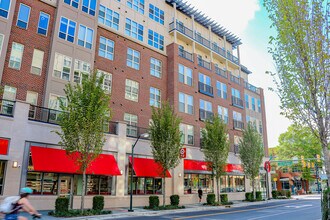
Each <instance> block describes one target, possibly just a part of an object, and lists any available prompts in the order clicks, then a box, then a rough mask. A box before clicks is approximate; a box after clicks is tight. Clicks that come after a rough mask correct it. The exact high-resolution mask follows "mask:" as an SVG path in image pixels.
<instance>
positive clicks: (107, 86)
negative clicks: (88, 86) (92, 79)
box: [97, 70, 112, 93]
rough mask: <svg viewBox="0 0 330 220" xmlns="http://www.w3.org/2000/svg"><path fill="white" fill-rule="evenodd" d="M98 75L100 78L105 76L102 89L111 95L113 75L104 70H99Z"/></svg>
mask: <svg viewBox="0 0 330 220" xmlns="http://www.w3.org/2000/svg"><path fill="white" fill-rule="evenodd" d="M97 75H98V77H100V76H101V75H103V84H102V88H103V90H104V91H105V92H106V93H111V87H112V74H111V73H107V72H105V71H102V70H97Z"/></svg>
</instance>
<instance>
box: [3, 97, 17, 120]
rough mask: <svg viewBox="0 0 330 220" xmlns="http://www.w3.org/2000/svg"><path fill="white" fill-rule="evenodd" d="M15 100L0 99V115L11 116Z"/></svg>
mask: <svg viewBox="0 0 330 220" xmlns="http://www.w3.org/2000/svg"><path fill="white" fill-rule="evenodd" d="M14 108H15V101H10V100H6V99H0V115H4V116H9V117H13V116H14Z"/></svg>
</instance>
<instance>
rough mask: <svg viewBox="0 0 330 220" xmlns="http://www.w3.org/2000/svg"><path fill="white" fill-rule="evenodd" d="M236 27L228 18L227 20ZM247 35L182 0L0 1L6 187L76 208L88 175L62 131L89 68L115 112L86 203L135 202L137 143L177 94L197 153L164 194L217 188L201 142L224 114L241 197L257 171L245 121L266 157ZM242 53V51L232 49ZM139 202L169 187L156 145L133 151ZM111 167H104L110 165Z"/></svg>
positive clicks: (46, 203)
mask: <svg viewBox="0 0 330 220" xmlns="http://www.w3.org/2000/svg"><path fill="white" fill-rule="evenodd" d="M228 28H230V27H228ZM240 44H241V41H240V39H239V38H238V37H237V36H235V35H234V34H232V33H230V32H229V31H228V30H227V29H226V28H224V27H222V26H221V25H220V24H218V23H216V22H215V21H213V20H212V19H210V18H208V17H207V16H206V15H204V14H203V13H202V12H200V11H199V10H197V9H196V8H194V7H192V6H190V5H189V4H188V3H184V2H183V1H180V0H80V1H79V0H32V1H31V0H2V1H0V82H1V85H2V86H3V88H4V92H3V96H2V97H1V98H0V148H1V149H0V154H1V155H0V193H1V195H2V196H8V195H13V194H17V193H18V191H19V188H20V187H22V186H29V187H31V188H32V189H33V190H34V194H35V195H33V196H32V202H33V203H34V204H35V205H36V207H37V208H38V209H52V208H53V207H54V202H55V199H56V197H57V196H59V195H64V196H68V195H71V197H70V198H71V204H72V206H73V207H74V208H76V207H78V205H79V199H80V196H79V195H81V181H82V177H81V175H79V174H78V173H77V169H76V168H75V167H74V164H72V161H70V160H69V159H68V158H67V157H66V155H65V153H64V150H62V149H61V147H60V146H58V142H59V137H58V136H57V135H56V134H55V133H54V132H51V131H54V130H57V129H59V126H58V125H57V115H58V113H59V110H60V109H59V99H65V98H64V91H63V88H64V86H65V85H66V84H67V83H68V82H72V83H81V81H82V80H83V79H84V77H86V76H88V74H89V72H90V71H91V70H97V71H98V72H101V73H103V74H105V80H104V85H103V87H104V89H105V90H106V91H107V92H109V93H111V97H112V99H111V107H112V111H113V117H112V121H111V122H109V129H108V131H107V134H106V140H107V141H106V143H105V146H104V149H103V150H104V151H103V153H102V155H101V156H100V158H98V159H97V160H96V161H95V162H94V163H93V166H92V168H91V170H89V171H88V174H89V175H88V181H87V195H88V196H87V206H90V205H91V199H92V195H99V194H101V195H105V202H106V207H116V206H117V207H119V206H128V204H129V203H128V201H129V196H128V194H129V192H130V190H131V189H130V188H129V185H130V180H129V178H128V175H129V173H130V152H131V145H132V143H134V141H135V140H136V138H137V137H138V136H139V135H140V134H142V133H143V132H145V131H146V128H147V127H148V125H149V121H150V117H151V107H150V106H155V107H159V106H160V103H161V101H164V100H169V101H170V103H171V104H172V105H173V106H174V109H175V112H176V113H177V114H178V115H179V116H180V117H181V118H182V124H181V125H180V129H181V131H182V133H183V136H182V142H183V144H184V147H185V148H186V151H187V156H186V158H184V159H182V160H181V163H180V165H179V166H178V167H177V168H175V169H173V170H170V171H169V173H170V174H169V176H170V177H169V178H167V179H166V187H167V189H166V192H167V194H168V196H170V195H171V194H179V195H180V196H181V198H180V201H181V202H182V203H183V204H184V203H194V202H196V201H197V195H196V192H197V189H198V187H199V186H200V187H202V188H203V190H204V192H205V193H207V192H211V191H212V190H213V180H212V178H211V173H210V171H208V170H207V169H206V166H205V162H204V161H203V160H204V157H203V154H202V153H201V151H200V130H201V129H202V128H203V126H204V121H205V119H207V118H209V117H210V116H212V115H213V114H215V113H217V114H219V116H221V117H222V119H223V120H225V121H226V123H227V124H228V133H229V139H230V143H231V145H230V153H229V157H228V164H227V166H226V172H227V175H224V176H223V177H222V178H221V184H220V185H221V187H220V189H216V190H220V191H221V192H223V193H228V195H229V199H243V198H244V192H246V191H250V184H249V180H248V179H246V178H245V176H244V171H243V169H242V167H241V165H240V160H239V158H238V156H237V144H238V141H239V139H240V137H241V136H242V129H244V126H245V125H246V123H247V122H249V121H251V122H254V123H255V125H256V127H257V130H258V131H259V132H260V134H261V135H262V137H263V142H264V148H265V154H266V155H267V154H268V144H267V130H266V116H265V104H264V96H263V90H262V89H261V88H257V87H255V86H253V85H251V84H249V83H248V78H249V77H250V75H251V72H250V71H249V70H248V69H247V68H246V67H245V66H243V65H242V64H241V60H240V57H239V45H240ZM234 54H236V55H234ZM135 149H136V150H135V151H136V154H137V156H136V157H137V158H136V160H135V163H134V167H133V169H134V171H135V172H134V175H135V177H134V184H133V189H132V190H133V193H134V194H135V195H136V196H135V197H134V205H137V204H138V205H140V206H141V205H145V204H147V201H148V196H149V195H150V194H160V193H161V189H162V182H161V179H160V178H159V175H158V174H157V172H155V171H154V170H153V169H152V167H153V166H154V165H155V163H154V160H153V159H152V154H151V149H150V142H149V141H148V140H143V139H141V140H140V141H139V143H138V145H137V147H136V148H135ZM100 167H102V169H100Z"/></svg>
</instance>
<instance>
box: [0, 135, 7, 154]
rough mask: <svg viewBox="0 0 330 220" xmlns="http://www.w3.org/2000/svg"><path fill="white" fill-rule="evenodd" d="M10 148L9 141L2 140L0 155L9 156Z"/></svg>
mask: <svg viewBox="0 0 330 220" xmlns="http://www.w3.org/2000/svg"><path fill="white" fill-rule="evenodd" d="M8 146H9V140H8V139H3V138H0V154H1V155H7V154H8Z"/></svg>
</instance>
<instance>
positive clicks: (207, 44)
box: [195, 33, 211, 48]
mask: <svg viewBox="0 0 330 220" xmlns="http://www.w3.org/2000/svg"><path fill="white" fill-rule="evenodd" d="M195 40H196V41H197V42H198V43H200V44H202V45H204V46H205V47H207V48H211V42H210V41H209V40H208V39H206V38H205V37H202V35H200V34H197V33H195Z"/></svg>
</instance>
